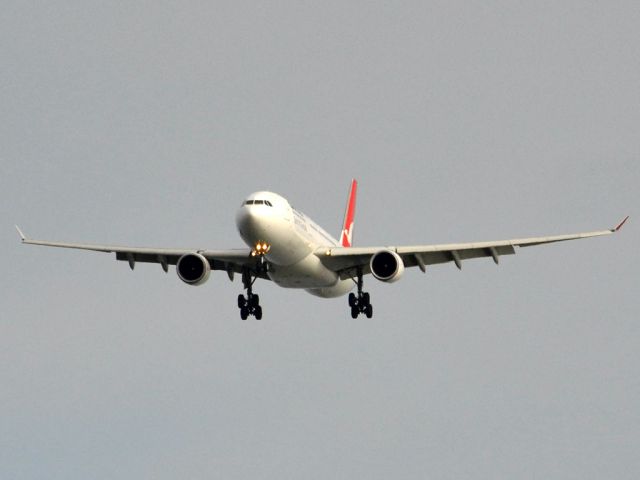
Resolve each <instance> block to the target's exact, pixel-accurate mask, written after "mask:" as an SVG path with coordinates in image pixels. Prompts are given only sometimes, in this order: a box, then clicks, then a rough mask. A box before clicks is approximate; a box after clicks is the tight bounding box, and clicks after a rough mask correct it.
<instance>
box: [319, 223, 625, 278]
mask: <svg viewBox="0 0 640 480" xmlns="http://www.w3.org/2000/svg"><path fill="white" fill-rule="evenodd" d="M628 218H629V217H626V218H625V219H624V220H623V221H622V222H620V223H619V224H618V225H617V226H616V227H614V228H611V229H608V230H599V231H595V232H584V233H572V234H569V235H555V236H550V237H532V238H519V239H513V240H497V241H491V242H475V243H449V244H443V245H416V246H405V247H402V246H400V247H350V248H344V247H324V248H319V249H317V250H316V252H315V253H316V255H317V256H318V257H319V258H320V260H321V261H322V263H323V264H324V265H325V266H326V267H328V268H329V269H331V270H333V271H335V272H338V273H339V274H340V277H341V278H343V279H346V278H354V277H355V276H357V272H358V270H359V269H360V270H361V271H362V273H363V274H367V273H371V270H370V266H369V262H370V260H371V257H372V256H373V255H375V254H376V253H378V252H380V251H383V250H389V251H392V252H395V253H397V254H398V255H399V256H400V257H401V258H402V262H403V263H404V266H405V267H415V266H417V267H419V268H420V270H422V271H423V272H424V271H425V270H426V266H427V265H435V264H438V263H447V262H453V263H455V265H456V266H457V267H458V268H459V269H462V261H463V260H468V259H471V258H480V257H491V258H493V261H494V262H495V263H496V264H497V263H498V260H499V257H500V256H502V255H513V254H515V253H516V251H515V248H514V247H531V246H534V245H543V244H545V243H554V242H563V241H567V240H577V239H580V238H589V237H599V236H601V235H611V234H612V233H615V232H617V231H618V230H620V228H621V227H622V225H623V224H624V223H625V222H626V221H627V219H628Z"/></svg>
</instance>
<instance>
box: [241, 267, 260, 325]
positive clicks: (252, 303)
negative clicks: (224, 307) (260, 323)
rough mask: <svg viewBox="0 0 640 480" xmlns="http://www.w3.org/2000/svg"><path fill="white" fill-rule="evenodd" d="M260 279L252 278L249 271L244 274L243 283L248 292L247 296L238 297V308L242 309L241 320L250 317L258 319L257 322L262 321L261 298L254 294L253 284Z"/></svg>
mask: <svg viewBox="0 0 640 480" xmlns="http://www.w3.org/2000/svg"><path fill="white" fill-rule="evenodd" d="M256 278H258V277H252V275H251V272H250V271H249V270H245V271H244V272H242V283H243V284H244V288H245V289H246V290H247V296H246V297H245V296H244V295H242V294H240V295H238V308H239V309H240V318H241V319H242V320H246V319H247V318H248V317H249V315H253V316H254V317H256V320H262V307H261V306H260V297H259V296H258V294H256V293H253V290H252V288H251V287H252V286H253V282H255V281H256Z"/></svg>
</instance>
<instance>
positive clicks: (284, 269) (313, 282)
mask: <svg viewBox="0 0 640 480" xmlns="http://www.w3.org/2000/svg"><path fill="white" fill-rule="evenodd" d="M236 225H237V227H238V231H239V233H240V236H241V237H242V239H243V240H244V241H245V242H246V244H247V245H248V246H249V247H250V248H254V247H255V245H256V244H257V243H258V242H266V243H267V244H269V245H270V250H269V252H268V253H267V254H266V255H265V258H266V260H267V261H268V262H269V270H268V273H267V274H268V275H269V278H271V280H273V281H274V282H275V283H276V284H278V285H279V286H281V287H286V288H303V289H305V290H307V291H308V292H309V293H311V294H313V295H316V296H319V297H338V296H340V295H344V294H346V293H347V292H349V291H350V290H351V289H353V287H354V286H355V284H354V282H353V280H351V279H347V280H341V279H340V277H339V276H338V274H337V273H336V272H333V271H331V270H329V269H328V268H326V267H325V266H324V265H323V264H322V263H321V262H320V259H319V258H318V257H317V256H316V255H315V253H314V252H315V251H316V250H317V249H318V248H319V247H327V246H332V247H334V246H337V245H339V243H338V241H337V240H336V239H335V238H333V237H332V236H331V235H329V234H328V233H327V232H326V231H325V230H324V229H323V228H321V227H320V226H319V225H317V224H316V223H315V222H314V221H313V220H311V219H310V218H309V217H307V216H306V215H305V214H304V213H302V212H299V211H297V210H295V209H294V208H293V207H292V206H291V205H290V204H289V202H288V201H287V200H286V199H285V198H283V197H281V196H280V195H277V194H275V193H272V192H256V193H252V194H251V195H249V197H247V199H246V200H245V201H244V202H243V204H242V206H241V207H240V209H239V210H238V213H237V214H236Z"/></svg>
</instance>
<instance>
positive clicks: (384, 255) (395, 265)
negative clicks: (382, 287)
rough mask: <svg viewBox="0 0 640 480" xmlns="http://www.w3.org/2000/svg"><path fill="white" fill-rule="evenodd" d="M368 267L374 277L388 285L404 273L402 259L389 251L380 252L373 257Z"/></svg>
mask: <svg viewBox="0 0 640 480" xmlns="http://www.w3.org/2000/svg"><path fill="white" fill-rule="evenodd" d="M369 267H370V268H371V273H372V274H373V276H374V277H376V278H377V279H378V280H380V281H382V282H388V283H393V282H395V281H397V280H399V279H400V277H401V276H402V273H403V272H404V263H403V262H402V258H400V255H398V254H397V253H396V252H392V251H391V250H381V251H379V252H378V253H376V254H375V255H373V256H372V257H371V261H370V262H369Z"/></svg>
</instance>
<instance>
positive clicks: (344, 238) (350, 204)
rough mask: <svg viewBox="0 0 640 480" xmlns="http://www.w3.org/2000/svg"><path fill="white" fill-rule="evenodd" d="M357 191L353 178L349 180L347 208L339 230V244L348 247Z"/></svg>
mask: <svg viewBox="0 0 640 480" xmlns="http://www.w3.org/2000/svg"><path fill="white" fill-rule="evenodd" d="M357 192H358V182H357V181H356V179H355V178H354V179H353V180H351V188H350V189H349V198H348V200H347V208H346V210H345V212H344V223H343V224H342V232H340V245H342V246H343V247H350V246H351V244H352V240H353V219H354V217H355V215H356V194H357Z"/></svg>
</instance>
